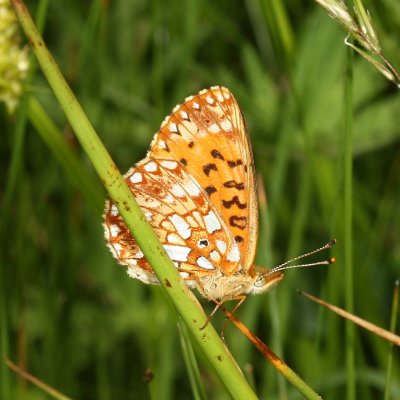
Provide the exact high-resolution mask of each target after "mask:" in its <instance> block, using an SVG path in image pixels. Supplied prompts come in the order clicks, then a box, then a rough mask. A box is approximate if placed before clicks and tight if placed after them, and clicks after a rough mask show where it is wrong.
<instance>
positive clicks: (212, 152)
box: [211, 149, 225, 160]
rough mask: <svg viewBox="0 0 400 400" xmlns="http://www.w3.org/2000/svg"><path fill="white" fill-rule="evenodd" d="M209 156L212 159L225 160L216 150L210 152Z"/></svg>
mask: <svg viewBox="0 0 400 400" xmlns="http://www.w3.org/2000/svg"><path fill="white" fill-rule="evenodd" d="M211 155H212V156H213V157H214V158H219V159H220V160H225V158H224V156H223V155H222V154H221V153H220V152H219V151H218V150H216V149H214V150H211Z"/></svg>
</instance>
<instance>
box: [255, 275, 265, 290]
mask: <svg viewBox="0 0 400 400" xmlns="http://www.w3.org/2000/svg"><path fill="white" fill-rule="evenodd" d="M264 285H265V279H264V277H263V276H262V275H258V276H257V278H256V281H255V282H254V286H255V287H257V288H260V287H263V286H264Z"/></svg>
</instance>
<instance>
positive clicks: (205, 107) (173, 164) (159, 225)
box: [103, 86, 283, 304]
mask: <svg viewBox="0 0 400 400" xmlns="http://www.w3.org/2000/svg"><path fill="white" fill-rule="evenodd" d="M124 178H125V181H126V183H127V184H128V185H129V188H130V189H131V191H132V192H133V195H134V196H135V198H136V200H137V202H138V204H139V206H140V207H141V209H142V210H143V212H144V215H145V216H146V219H147V220H148V221H149V222H150V224H151V225H152V227H153V228H154V230H155V232H156V234H157V236H158V237H159V239H160V241H161V243H162V244H163V246H164V248H165V250H166V252H167V253H168V255H169V257H170V258H171V259H172V261H173V263H174V264H175V266H176V268H177V269H178V271H179V273H180V275H181V276H182V278H183V279H184V280H185V282H186V284H187V285H188V286H189V287H190V288H196V289H197V290H198V291H199V292H200V293H201V295H203V296H204V297H205V298H207V299H209V300H212V301H215V302H217V303H218V304H222V303H223V302H225V301H227V300H233V299H244V298H245V296H246V295H248V294H258V293H263V292H265V291H267V290H269V289H270V288H271V287H273V286H274V285H276V284H277V283H278V282H279V281H280V280H281V279H282V278H283V274H282V272H280V271H276V270H270V269H267V268H260V267H257V266H255V265H254V258H255V253H256V247H257V236H258V204H257V189H256V180H255V171H254V162H253V155H252V149H251V146H250V141H249V136H248V133H247V130H246V125H245V121H244V118H243V115H242V112H241V110H240V107H239V105H238V103H237V101H236V99H235V98H234V96H233V95H232V93H231V92H230V91H229V90H228V89H226V88H224V87H221V86H214V87H211V88H210V89H205V90H202V91H201V92H199V93H198V94H197V95H194V96H190V97H188V98H186V99H185V101H184V102H183V103H182V104H180V105H178V106H176V107H175V108H174V109H173V111H172V113H171V114H170V115H169V116H168V117H167V118H166V119H165V120H164V122H163V123H162V124H161V128H160V130H159V131H158V132H157V133H156V134H155V136H154V139H153V141H152V143H151V145H150V150H149V151H148V153H147V155H146V157H145V158H144V159H143V160H142V161H140V162H138V163H137V164H136V165H135V166H134V167H133V168H131V169H130V170H129V171H128V172H127V173H126V174H125V175H124ZM103 226H104V231H105V237H106V241H107V244H108V247H109V248H110V250H111V252H112V254H113V255H114V256H115V257H116V259H117V260H118V261H119V262H120V263H121V264H123V265H126V266H127V267H128V274H129V276H131V277H132V278H136V279H139V280H140V281H142V282H144V283H146V284H159V280H158V278H157V276H156V275H155V273H154V271H153V270H152V268H151V266H150V264H149V263H148V262H147V260H146V258H145V256H144V254H143V252H142V251H141V249H140V247H139V246H138V245H137V243H136V241H135V239H134V238H133V237H132V235H131V233H130V231H129V230H128V228H127V227H126V225H125V223H124V221H123V219H122V217H121V215H120V214H119V212H118V209H117V207H116V206H115V204H113V203H112V201H111V200H107V201H106V206H105V212H104V223H103Z"/></svg>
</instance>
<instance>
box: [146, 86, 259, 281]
mask: <svg viewBox="0 0 400 400" xmlns="http://www.w3.org/2000/svg"><path fill="white" fill-rule="evenodd" d="M148 157H149V158H151V159H154V160H171V159H172V160H176V161H178V162H179V163H180V164H181V165H182V167H183V168H184V169H185V171H186V172H187V173H188V174H189V175H190V176H192V177H193V178H194V180H195V181H196V182H198V184H199V185H200V187H202V188H203V189H204V191H205V192H206V196H207V197H208V198H209V199H210V201H211V202H212V204H213V206H214V208H215V210H216V212H217V214H218V215H220V216H221V218H222V220H223V221H224V222H225V224H226V225H227V226H228V228H229V231H230V232H231V234H232V236H233V237H234V239H235V241H236V243H237V245H238V247H239V250H240V255H241V261H240V264H241V268H242V269H243V270H244V272H246V271H248V270H249V269H250V268H251V267H252V264H253V261H254V257H255V251H256V245H257V236H258V208H257V199H256V182H255V174H254V164H253V156H252V151H251V147H250V143H249V138H248V134H247V130H246V127H245V122H244V119H243V116H242V113H241V110H240V107H239V105H238V103H237V102H236V100H235V98H234V97H233V95H232V93H231V92H230V91H229V90H228V89H226V88H224V87H212V88H210V89H207V90H203V91H201V92H200V93H199V94H197V95H196V96H191V97H188V98H187V99H186V100H185V102H184V103H183V104H181V105H179V106H177V107H175V109H174V110H173V112H172V114H171V115H170V116H168V117H167V118H166V119H165V121H164V122H163V124H162V125H161V129H160V131H159V132H158V133H157V134H156V135H155V138H154V140H153V142H152V144H151V148H150V151H149V153H148ZM221 268H222V269H223V270H224V272H227V273H229V272H230V271H229V269H228V267H227V268H225V266H224V264H222V265H221Z"/></svg>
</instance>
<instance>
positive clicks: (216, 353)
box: [12, 0, 256, 399]
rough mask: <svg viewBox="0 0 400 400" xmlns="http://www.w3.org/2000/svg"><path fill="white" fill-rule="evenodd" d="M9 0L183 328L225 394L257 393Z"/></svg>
mask: <svg viewBox="0 0 400 400" xmlns="http://www.w3.org/2000/svg"><path fill="white" fill-rule="evenodd" d="M12 4H13V6H14V9H15V11H16V14H17V16H18V19H19V21H20V23H21V26H22V28H23V30H24V32H25V34H26V36H27V37H28V39H29V41H30V43H31V46H32V48H33V51H34V52H35V55H36V57H37V60H38V62H39V65H40V67H41V69H42V72H43V73H44V75H45V77H46V79H47V81H48V83H49V85H50V86H51V88H52V90H53V92H54V94H55V96H56V98H57V100H58V101H59V103H60V105H61V107H62V109H63V110H64V113H65V115H66V116H67V119H68V121H69V122H70V124H71V126H72V128H73V130H74V132H75V134H76V135H77V138H78V140H79V141H80V143H81V145H82V147H83V149H84V150H85V152H86V153H87V155H88V157H89V159H90V160H91V162H92V164H93V166H94V168H95V170H96V172H97V174H98V175H99V177H100V179H101V180H102V182H103V184H104V186H105V187H106V189H107V191H108V193H109V194H110V196H111V198H112V199H113V201H114V202H115V204H116V205H117V207H118V209H119V211H120V213H121V215H122V216H123V218H124V221H125V223H126V225H127V226H128V228H129V229H130V231H131V232H132V234H133V236H134V237H135V239H136V240H137V242H138V244H139V246H140V247H141V249H142V251H143V253H144V254H145V256H146V258H147V260H148V261H149V263H150V265H151V266H152V267H153V268H154V271H155V273H156V274H157V277H158V278H159V280H160V282H161V284H162V287H163V288H164V290H165V292H166V293H167V294H168V295H169V298H170V299H171V300H172V302H173V303H174V305H175V306H176V308H177V310H178V312H179V313H180V315H181V316H182V318H183V320H184V321H185V323H186V325H187V327H188V329H189V330H190V331H191V333H192V335H193V337H194V338H195V340H196V341H197V343H198V345H199V347H200V348H201V349H202V351H203V352H204V354H205V355H206V357H207V359H208V360H209V362H210V364H211V365H212V366H213V368H214V370H215V372H216V374H217V375H218V377H219V378H220V380H221V382H222V383H223V384H224V385H225V387H226V389H227V391H228V392H229V393H230V395H231V396H232V397H233V398H235V399H243V398H246V399H256V395H255V394H254V392H253V391H252V389H251V387H250V385H249V384H248V382H247V381H246V380H245V378H244V377H243V375H242V373H241V371H240V369H239V367H238V366H237V364H236V363H235V361H234V359H233V358H232V356H231V354H230V353H229V351H228V349H227V348H226V346H225V344H224V343H223V342H222V340H221V338H220V337H219V335H218V334H217V332H216V331H215V330H214V328H213V327H212V325H211V324H207V326H206V327H205V328H204V329H201V327H202V326H203V325H204V323H205V321H206V316H205V314H204V312H203V310H202V308H201V306H200V304H199V303H198V301H197V300H196V298H195V296H194V295H193V293H192V292H191V291H190V290H189V289H188V287H187V286H186V284H185V283H184V281H183V280H182V279H181V278H180V275H179V273H178V271H177V269H176V268H175V266H174V265H173V263H172V261H171V260H170V259H169V258H168V256H167V254H166V252H165V250H164V248H163V246H162V245H161V243H160V241H159V239H158V238H157V236H156V234H155V233H154V231H153V229H152V228H151V226H150V224H149V223H148V222H147V221H146V218H145V217H144V215H143V213H142V211H141V209H140V207H139V206H138V205H137V203H136V201H135V199H134V197H133V195H132V192H131V191H130V189H129V187H128V186H127V185H126V183H125V181H124V179H123V177H122V176H121V174H120V173H119V171H118V169H117V167H116V165H115V164H114V162H113V160H112V159H111V157H110V155H109V154H108V153H107V151H106V149H105V148H104V146H103V144H102V143H101V141H100V139H99V137H98V136H97V134H96V132H95V131H94V129H93V127H92V125H91V124H90V122H89V120H88V118H87V117H86V115H85V113H84V111H83V110H82V108H81V106H80V104H79V103H78V101H77V100H76V98H75V96H74V94H73V93H72V91H71V89H70V88H69V86H68V84H67V83H66V81H65V79H64V78H63V76H62V74H61V72H60V71H59V69H58V67H57V65H56V63H55V61H54V59H53V58H52V56H51V55H50V53H49V52H48V50H47V48H46V46H45V44H44V41H43V39H42V38H41V36H40V35H39V33H38V31H37V29H36V28H35V26H34V23H33V21H32V19H31V17H30V15H29V12H28V10H27V8H26V7H25V5H24V3H23V2H22V1H20V0H13V1H12Z"/></svg>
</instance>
